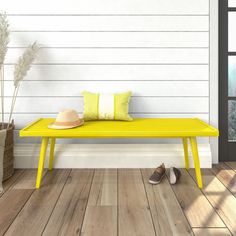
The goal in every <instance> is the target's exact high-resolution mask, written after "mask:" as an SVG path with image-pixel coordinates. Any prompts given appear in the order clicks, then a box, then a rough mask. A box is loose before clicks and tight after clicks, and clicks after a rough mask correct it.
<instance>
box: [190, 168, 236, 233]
mask: <svg viewBox="0 0 236 236" xmlns="http://www.w3.org/2000/svg"><path fill="white" fill-rule="evenodd" d="M187 172H188V174H189V175H190V177H191V178H192V179H193V181H194V182H195V183H196V184H197V182H196V180H195V179H194V178H193V177H192V175H191V174H190V173H189V171H187ZM203 188H204V185H203ZM200 191H201V192H202V194H203V195H204V196H205V198H206V200H207V201H208V202H209V204H210V205H211V206H212V208H213V209H214V211H215V213H216V214H217V215H218V216H219V218H220V219H221V220H222V222H223V223H224V225H225V228H227V229H228V230H229V232H230V233H231V234H232V235H233V233H232V232H231V230H230V229H229V228H228V226H227V224H226V223H225V221H224V220H223V219H222V217H221V216H220V215H219V214H218V212H217V210H216V209H215V207H214V206H213V205H212V204H211V202H210V201H209V199H208V197H207V196H206V194H205V193H204V191H203V190H202V189H200Z"/></svg>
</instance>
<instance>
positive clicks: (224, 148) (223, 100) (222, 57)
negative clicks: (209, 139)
mask: <svg viewBox="0 0 236 236" xmlns="http://www.w3.org/2000/svg"><path fill="white" fill-rule="evenodd" d="M229 12H235V14H236V7H228V0H219V130H220V137H219V160H220V161H236V142H229V141H228V101H229V100H236V97H230V96H228V57H229V56H236V52H229V51H228V13H229Z"/></svg>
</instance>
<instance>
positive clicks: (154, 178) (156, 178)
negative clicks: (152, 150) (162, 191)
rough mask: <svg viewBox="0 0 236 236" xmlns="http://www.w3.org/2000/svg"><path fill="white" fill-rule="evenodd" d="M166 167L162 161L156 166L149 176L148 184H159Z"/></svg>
mask: <svg viewBox="0 0 236 236" xmlns="http://www.w3.org/2000/svg"><path fill="white" fill-rule="evenodd" d="M165 173H166V168H165V165H164V163H162V164H161V165H160V166H158V167H157V168H156V169H155V171H154V172H153V174H152V175H151V177H150V178H149V183H150V184H159V183H160V182H161V180H162V178H163V177H164V176H165Z"/></svg>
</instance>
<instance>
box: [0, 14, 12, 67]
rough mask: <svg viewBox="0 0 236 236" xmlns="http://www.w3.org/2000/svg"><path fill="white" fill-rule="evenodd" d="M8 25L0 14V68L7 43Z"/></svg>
mask: <svg viewBox="0 0 236 236" xmlns="http://www.w3.org/2000/svg"><path fill="white" fill-rule="evenodd" d="M9 35H10V30H9V24H8V21H7V16H6V14H5V13H4V14H0V66H2V65H3V63H4V59H5V56H6V53H7V45H8V43H9Z"/></svg>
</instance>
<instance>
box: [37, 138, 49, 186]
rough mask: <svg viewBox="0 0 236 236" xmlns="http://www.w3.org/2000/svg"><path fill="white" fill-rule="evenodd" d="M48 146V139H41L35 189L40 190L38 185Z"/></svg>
mask: <svg viewBox="0 0 236 236" xmlns="http://www.w3.org/2000/svg"><path fill="white" fill-rule="evenodd" d="M47 146H48V138H45V137H44V138H42V144H41V149H40V156H39V163H38V173H37V179H36V186H35V187H36V188H40V183H41V179H42V174H43V169H44V160H45V156H46V151H47Z"/></svg>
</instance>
